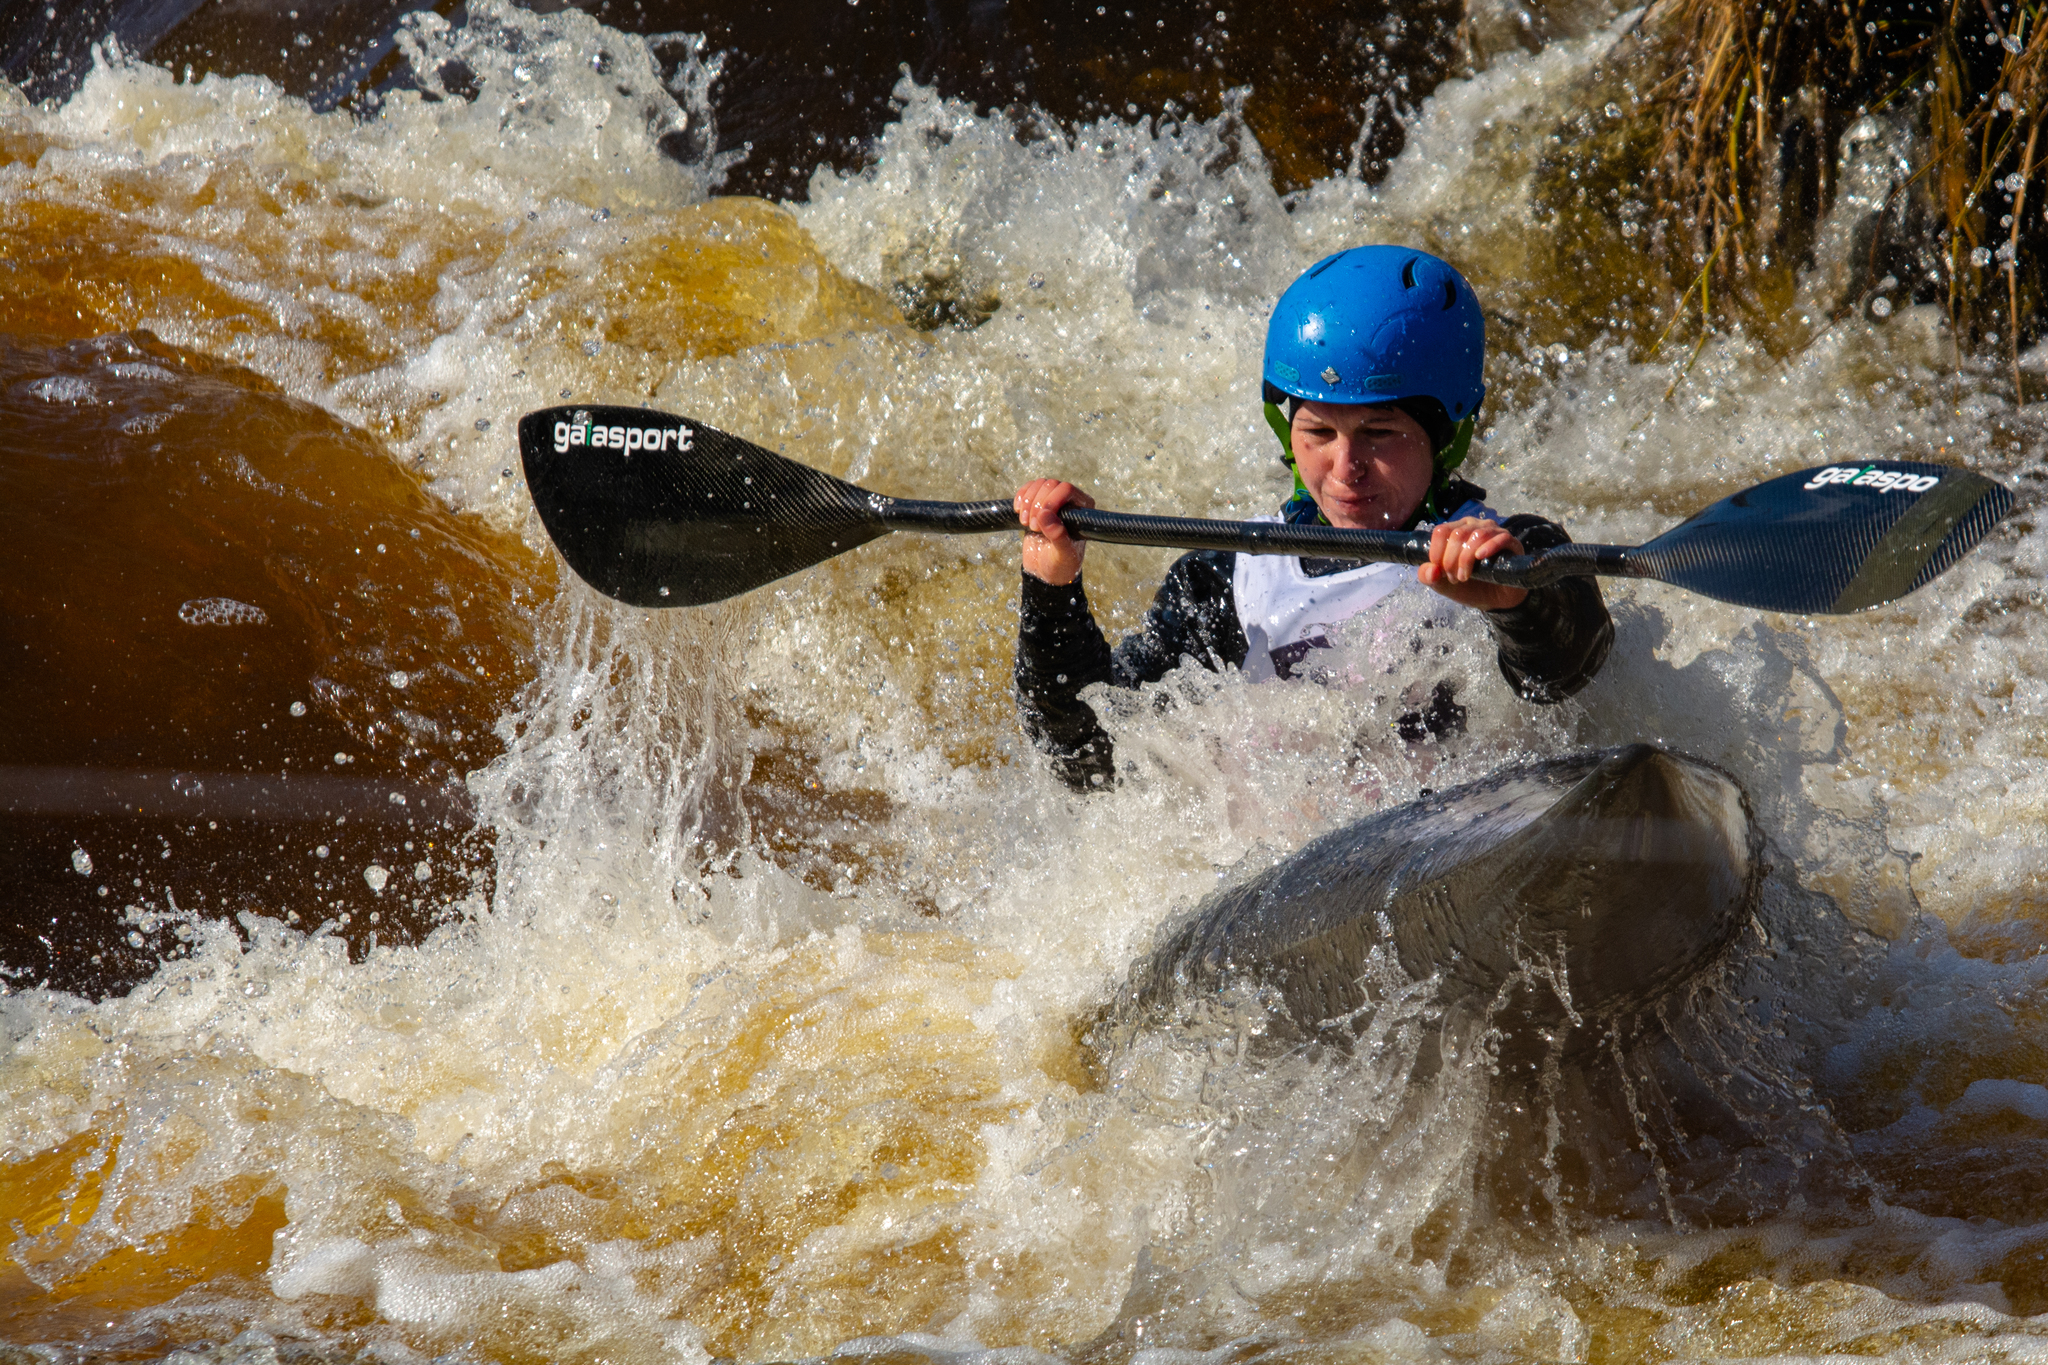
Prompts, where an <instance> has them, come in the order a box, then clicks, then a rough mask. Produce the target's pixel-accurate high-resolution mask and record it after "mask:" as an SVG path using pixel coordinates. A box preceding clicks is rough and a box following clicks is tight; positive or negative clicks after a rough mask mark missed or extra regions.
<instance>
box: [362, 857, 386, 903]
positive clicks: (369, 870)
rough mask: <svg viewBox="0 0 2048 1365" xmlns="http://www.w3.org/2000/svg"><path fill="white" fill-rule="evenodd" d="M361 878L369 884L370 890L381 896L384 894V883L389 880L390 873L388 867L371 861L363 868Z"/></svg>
mask: <svg viewBox="0 0 2048 1365" xmlns="http://www.w3.org/2000/svg"><path fill="white" fill-rule="evenodd" d="M363 880H364V881H366V882H368V883H369V884H370V889H371V890H372V891H374V892H376V893H377V894H378V895H380V896H381V895H383V894H384V883H385V882H387V881H390V880H391V873H390V871H389V870H388V869H386V868H381V867H379V866H377V864H375V863H371V864H370V865H369V866H368V867H366V868H364V869H363Z"/></svg>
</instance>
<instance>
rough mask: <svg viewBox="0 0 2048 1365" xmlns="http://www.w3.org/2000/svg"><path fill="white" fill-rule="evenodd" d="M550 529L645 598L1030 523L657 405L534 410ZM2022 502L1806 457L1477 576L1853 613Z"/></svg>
mask: <svg viewBox="0 0 2048 1365" xmlns="http://www.w3.org/2000/svg"><path fill="white" fill-rule="evenodd" d="M519 450H520V455H521V458H522V459H523V460H524V462H525V465H526V484H527V488H528V489H529V490H530V491H531V492H532V494H533V501H534V505H535V506H536V507H537V508H539V510H540V519H541V523H542V524H543V525H545V526H546V527H547V530H548V534H549V535H550V536H552V537H554V541H555V544H556V546H558V547H559V548H560V549H561V552H562V557H563V558H564V559H565V560H567V561H568V563H569V567H570V568H572V569H574V570H575V571H576V573H577V575H578V576H579V577H581V578H582V579H583V580H584V581H585V582H586V583H588V584H590V586H592V587H593V588H596V589H597V590H598V591H599V592H601V593H604V594H605V595H607V596H609V597H614V598H617V599H618V600H619V601H621V602H626V603H629V604H631V605H633V606H636V607H688V606H699V605H702V604H704V603H707V602H720V601H723V600H725V599H726V598H728V597H733V596H737V595H738V594H740V593H743V592H745V591H747V590H748V589H749V588H757V587H759V586H761V585H762V584H763V583H771V582H773V581H774V580H776V579H778V578H781V577H784V576H785V575H787V574H793V573H795V572H797V570H799V569H806V568H809V567H810V566H811V565H813V564H818V563H822V562H823V561H825V560H827V559H830V558H832V557H833V556H834V555H839V554H844V553H845V552H846V551H848V550H851V549H853V548H854V547H855V546H856V545H864V544H866V543H867V542H868V541H871V540H874V539H876V538H878V537H880V536H885V535H887V534H888V533H889V532H891V531H931V532H936V533H938V534H941V535H965V534H974V533H985V532H991V531H1020V530H1021V529H1022V528H1021V527H1020V526H1019V524H1018V522H1017V514H1016V512H1015V511H1014V510H1013V509H1012V507H1011V503H1010V499H1008V498H1001V499H992V500H990V501H988V502H926V501H921V500H918V499H914V498H891V497H886V496H884V495H883V494H880V493H870V492H868V491H867V490H866V489H863V488H856V487H855V486H854V485H852V484H850V483H847V482H845V481H844V480H842V479H836V478H834V477H832V476H831V475H830V474H824V473H820V472H819V471H817V470H815V469H811V468H809V467H807V466H805V465H800V464H798V463H796V462H795V461H794V460H787V459H784V458H783V457H782V456H780V455H777V454H775V453H774V452H773V451H769V450H763V449H762V448H761V447H760V446H757V445H755V444H753V443H752V442H750V441H745V440H741V439H740V438H739V437H737V436H729V435H727V434H726V433H724V432H722V431H717V430H714V429H713V428H711V427H707V426H705V425H703V424H702V423H700V422H696V421H694V420H691V419H688V418H683V417H674V416H670V415H669V414H667V413H661V412H655V411H652V410H651V409H647V408H624V407H559V408H547V409H544V410H542V411H540V412H531V413H528V414H527V415H526V416H525V417H523V418H521V419H520V422H519ZM2011 510H2012V494H2011V492H2010V491H2008V490H2007V489H2006V488H2005V487H2004V486H2002V485H2000V484H1998V483H1995V482H1993V481H1992V480H1990V479H1987V478H1984V477H1983V476H1981V475H1978V474H1972V473H1970V472H1969V471H1968V470H1964V469H1957V468H1954V467H1953V466H1950V465H1939V464H1920V463H1915V462H1911V461H1901V460H1866V461H1860V462H1857V463H1854V464H1835V465H1827V466H1824V467H1821V468H1816V469H1802V470H1800V471H1798V472H1797V473H1793V474H1783V475H1780V476H1779V477H1777V478H1775V479H1769V480H1766V481H1765V482H1763V483H1760V484H1758V485H1756V486H1755V487H1754V488H1747V489H1744V490H1743V491H1742V492H1740V493H1737V494H1735V495H1733V496H1732V497H1727V498H1723V499H1722V500H1721V501H1719V502H1717V503H1715V504H1713V506H1711V507H1708V508H1707V509H1706V510H1705V511H1702V512H1700V513H1698V514H1697V515H1695V516H1693V517H1692V518H1690V519H1689V520H1687V521H1684V522H1681V523H1680V524H1679V525H1677V526H1674V527H1672V528H1671V529H1670V530H1669V531H1666V532H1665V533H1664V534H1663V535H1661V536H1658V537H1657V538H1656V539H1655V540H1652V541H1650V542H1649V543H1648V544H1646V545H1584V544H1570V545H1560V546H1557V547H1556V548H1554V549H1549V550H1544V551H1540V552H1539V553H1536V554H1533V555H1501V556H1497V557H1496V558H1494V559H1491V560H1488V561H1486V562H1485V563H1484V564H1482V565H1480V566H1478V567H1477V568H1475V569H1474V570H1473V573H1472V576H1473V577H1474V578H1477V579H1481V580H1483V581H1485V582H1489V583H1504V584H1507V585H1509V586H1511V587H1518V588H1536V587H1541V586H1543V585H1544V584H1546V583H1554V582H1556V581H1557V580H1558V579H1560V578H1566V577H1580V576H1586V575H1592V574H1599V575H1603V576H1606V577H1611V578H1647V579H1653V580H1655V581H1656V582H1659V583H1668V584H1670V585H1671V586H1672V587H1676V588H1683V589H1685V590H1686V591H1687V592H1695V593H1699V594H1700V595H1702V596H1704V597H1712V598H1715V599H1717V600H1719V601H1722V602H1732V603H1734V604H1735V605H1737V606H1743V607H1755V608H1758V609H1760V610H1764V611H1782V612H1791V613H1794V614H1797V615H1845V614H1847V613H1849V612H1855V611H1862V610H1864V609H1865V608H1867V607H1875V606H1878V605H1880V604H1882V603H1885V602H1889V601H1892V600H1893V599H1894V598H1899V597H1903V596H1905V595H1906V594H1907V593H1909V592H1912V591H1913V590H1914V589H1915V588H1918V587H1920V586H1921V585H1922V584H1924V583H1926V582H1928V581H1929V580H1931V579H1933V578H1934V577H1935V576H1936V575H1938V574H1940V573H1942V572H1943V571H1944V570H1946V569H1948V568H1949V567H1950V566H1951V565H1953V564H1954V563H1955V562H1956V561H1957V560H1958V559H1960V558H1962V556H1963V555H1964V554H1966V553H1967V552H1968V551H1969V550H1970V548H1971V547H1972V546H1974V545H1976V543H1977V542H1978V541H1980V540H1982V539H1983V538H1984V536H1985V534H1986V533H1987V532H1989V531H1990V530H1991V528H1992V527H1993V526H1995V525H1996V524H1997V523H1998V520H1999V518H2001V517H2003V516H2004V515H2005V514H2006V513H2007V512H2009V511H2011ZM1060 520H1061V521H1063V522H1064V523H1066V526H1067V529H1068V531H1070V532H1071V533H1073V534H1074V535H1076V536H1079V537H1081V538H1082V539H1084V540H1099V541H1108V542H1111V543H1114V544H1120V545H1161V546H1169V547H1172V548H1176V549H1183V550H1236V551H1238V552H1240V553H1245V554H1290V555H1320V556H1325V557H1328V558H1332V559H1356V560H1361V561H1371V562H1380V563H1396V564H1422V563H1426V562H1428V559H1429V533H1428V532H1427V531H1354V530H1347V529H1343V528H1339V527H1331V526H1289V525H1286V524H1283V523H1280V522H1245V521H1204V520H1201V519H1199V518H1194V517H1151V516H1133V515H1131V514H1129V513H1124V512H1104V511H1100V510H1095V509H1089V508H1080V507H1069V508H1066V509H1065V510H1064V511H1062V512H1061V513H1060Z"/></svg>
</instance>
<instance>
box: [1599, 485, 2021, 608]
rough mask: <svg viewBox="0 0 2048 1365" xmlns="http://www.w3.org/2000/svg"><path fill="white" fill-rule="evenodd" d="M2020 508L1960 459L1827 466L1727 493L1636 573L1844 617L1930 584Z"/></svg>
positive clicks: (1651, 549)
mask: <svg viewBox="0 0 2048 1365" xmlns="http://www.w3.org/2000/svg"><path fill="white" fill-rule="evenodd" d="M2011 510H2012V494H2011V493H2010V492H2009V491H2008V490H2007V489H2006V488H2005V487H2004V486H2002V485H2000V484H1997V483H1994V482H1993V481H1991V480H1990V479H1987V478H1984V477H1983V476H1982V475H1979V474H1972V473H1971V472H1969V471H1968V470H1966V469H1956V468H1954V467H1952V466H1950V465H1939V464H1915V463H1910V462H1906V461H1900V460H1868V461H1864V462H1862V463H1858V464H1837V465H1828V466H1826V467H1825V468H1821V469H1803V470H1801V471H1799V472H1798V473H1796V474H1786V475H1784V476H1782V477H1780V478H1776V479H1772V480H1770V481H1769V482H1767V483H1760V484H1758V485H1757V486H1756V487H1754V488H1750V489H1746V490H1744V491H1743V492H1740V493H1737V494H1736V495H1735V496H1733V497H1731V498H1724V499H1722V500H1721V501H1720V502H1717V503H1715V504H1714V505H1713V506H1712V507H1709V508H1707V509H1706V510H1705V511H1703V512H1701V513H1699V514H1698V515H1697V516H1695V517H1693V518H1691V519H1690V520H1688V521H1684V522H1681V523H1680V524H1678V525H1677V526H1674V527H1672V528H1671V529H1670V530H1669V531H1666V532H1665V533H1664V534H1663V535H1661V536H1658V537H1657V538H1656V539H1655V540H1653V541H1651V542H1650V543H1649V544H1647V545H1644V546H1642V547H1640V548H1638V549H1634V550H1630V551H1628V552H1627V559H1628V565H1629V572H1630V574H1631V576H1641V577H1645V578H1655V579H1658V580H1660V581H1661V582H1665V583H1669V584H1671V585H1673V586H1674V587H1680V588H1685V589H1687V590H1688V591H1691V592H1696V593H1700V594H1702V595H1704V596H1707V597H1713V598H1718V599H1719V600H1721V601H1723V602H1733V603H1735V604H1736V605H1737V606H1743V607H1756V608H1759V609H1761V610H1764V611H1783V612H1793V613H1796V614H1799V615H1802V616H1804V615H1827V616H1846V615H1847V614H1849V613H1850V612H1855V611H1862V610H1864V609H1865V608H1867V607H1875V606H1878V605H1880V604H1882V603H1885V602H1890V601H1892V600H1893V599H1895V598H1899V597H1904V596H1905V595H1906V594H1907V593H1909V592H1912V591H1913V590H1914V589H1915V588H1918V587H1920V586H1921V585H1922V584H1924V583H1927V582H1928V581H1929V580H1931V579H1933V578H1934V577H1935V576H1936V575H1938V574H1940V573H1942V572H1943V571H1944V570H1946V569H1947V568H1948V567H1949V566H1950V565H1952V564H1954V563H1955V562H1956V561H1957V560H1958V559H1960V558H1962V557H1963V555H1965V554H1966V553H1968V552H1969V550H1970V548H1971V547H1972V546H1973V545H1975V544H1976V543H1977V542H1978V541H1980V540H1982V539H1983V538H1984V536H1985V535H1986V533H1988V532H1989V531H1990V530H1991V528H1992V527H1993V526H1996V525H1997V524H1998V521H1999V519H2000V518H2001V517H2003V516H2004V515H2005V514H2006V513H2007V512H2010V511H2011Z"/></svg>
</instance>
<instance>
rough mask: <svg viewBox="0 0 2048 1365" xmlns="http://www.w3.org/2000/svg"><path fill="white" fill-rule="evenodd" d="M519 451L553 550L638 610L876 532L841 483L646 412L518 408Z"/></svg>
mask: <svg viewBox="0 0 2048 1365" xmlns="http://www.w3.org/2000/svg"><path fill="white" fill-rule="evenodd" d="M519 454H520V458H521V459H522V460H523V461H524V462H525V465H526V486H527V488H528V490H529V491H530V492H531V493H532V494H533V503H534V506H535V507H537V508H538V509H539V510H540V519H541V523H542V524H543V525H545V526H546V527H547V529H548V534H549V535H550V536H552V537H553V538H554V541H555V545H556V547H557V548H559V549H560V550H561V552H562V558H563V559H565V560H567V561H568V562H569V567H570V568H572V569H574V570H575V571H576V574H577V576H578V577H579V578H581V579H582V580H583V581H584V582H586V583H588V584H589V585H590V586H591V587H593V588H596V589H597V590H598V591H599V592H601V593H603V594H605V595H606V596H607V597H615V598H617V599H618V600H619V601H621V602H625V603H629V604H631V605H632V606H636V607H693V606H699V605H702V604H703V603H706V602H718V601H723V600H724V599H725V598H728V597H732V596H735V595H737V594H739V593H743V592H745V591H747V590H748V589H749V588H758V587H760V586H761V585H762V584H763V583H770V582H773V581H774V580H775V579H778V578H781V577H783V576H784V575H785V574H792V573H795V572H796V571H797V570H799V569H805V568H809V567H810V566H811V565H813V564H816V563H819V562H820V561H823V560H827V559H830V558H831V557H832V556H834V555H836V554H839V553H841V552H843V551H846V550H850V549H852V548H853V547H854V546H856V545H861V544H865V543H866V542H867V541H870V540H873V539H875V538H876V537H877V536H882V535H886V534H888V528H887V527H886V526H884V525H883V524H882V519H881V516H880V514H879V511H878V508H877V499H875V498H874V497H872V496H871V495H870V494H868V493H866V492H863V491H862V490H861V489H858V488H855V487H854V486H853V485H852V484H850V483H847V482H845V481H844V480H841V479H835V478H833V477H832V476H831V475H830V474H821V473H819V472H818V471H817V470H815V469H809V468H806V467H805V466H803V465H800V464H798V463H796V462H795V461H794V460H785V459H784V458H782V457H781V456H780V455H777V454H775V453H774V452H773V451H768V450H763V449H762V448H761V447H759V446H757V445H755V444H753V443H752V442H751V441H743V440H741V439H740V438H739V437H737V436H728V435H726V434H725V433H724V432H722V431H715V430H713V429H712V428H710V427H707V426H705V425H703V424H702V423H700V422H693V421H689V420H687V419H685V418H681V417H672V416H670V415H669V414H667V413H662V412H655V411H652V410H651V409H648V408H616V407H561V408H545V409H543V410H541V411H540V412H530V413H528V414H526V416H524V417H522V418H521V419H520V420H519Z"/></svg>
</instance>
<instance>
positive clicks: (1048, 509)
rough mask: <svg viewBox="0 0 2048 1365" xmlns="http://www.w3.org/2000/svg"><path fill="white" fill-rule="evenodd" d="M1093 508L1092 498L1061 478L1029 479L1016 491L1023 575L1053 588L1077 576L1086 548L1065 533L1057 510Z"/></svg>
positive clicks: (1065, 530)
mask: <svg viewBox="0 0 2048 1365" xmlns="http://www.w3.org/2000/svg"><path fill="white" fill-rule="evenodd" d="M1069 504H1071V505H1072V506H1075V507H1093V506H1094V505H1095V499H1093V498H1091V497H1089V496H1088V495H1087V494H1086V493H1083V492H1082V491H1081V490H1080V489H1078V488H1076V487H1074V485H1072V484H1070V483H1067V482H1066V481H1065V480H1063V479H1033V480H1032V481H1031V482H1030V483H1027V484H1025V485H1024V486H1023V487H1022V488H1020V489H1018V490H1017V498H1016V502H1015V506H1016V508H1017V520H1019V521H1021V522H1023V523H1024V572H1025V573H1028V574H1030V575H1031V576H1032V577H1033V578H1039V579H1043V580H1044V581H1046V582H1047V583H1052V584H1055V585H1059V584H1066V583H1071V582H1073V581H1074V580H1075V579H1077V578H1079V577H1080V576H1081V556H1082V555H1083V554H1084V553H1085V552H1086V551H1087V548H1088V547H1087V545H1086V544H1084V543H1083V542H1081V541H1078V540H1076V539H1074V538H1073V537H1072V536H1070V535H1068V534H1067V528H1066V527H1065V526H1063V525H1061V524H1060V509H1061V508H1062V507H1066V506H1068V505H1069Z"/></svg>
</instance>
